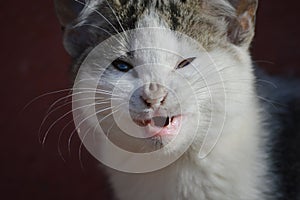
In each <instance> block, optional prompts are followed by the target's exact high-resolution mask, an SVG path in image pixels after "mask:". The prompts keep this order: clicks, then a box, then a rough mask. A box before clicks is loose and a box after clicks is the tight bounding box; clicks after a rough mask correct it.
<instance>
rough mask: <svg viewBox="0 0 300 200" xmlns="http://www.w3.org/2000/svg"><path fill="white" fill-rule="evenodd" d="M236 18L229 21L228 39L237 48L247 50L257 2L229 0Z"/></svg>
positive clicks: (251, 36)
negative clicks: (241, 47) (240, 47)
mask: <svg viewBox="0 0 300 200" xmlns="http://www.w3.org/2000/svg"><path fill="white" fill-rule="evenodd" d="M229 2H230V4H231V5H232V6H233V7H234V8H235V14H236V16H235V17H233V18H231V19H229V25H228V38H229V40H230V41H231V42H232V43H233V44H235V45H238V46H243V47H245V48H248V47H249V45H250V43H251V41H252V39H253V36H254V28H255V14H256V10H257V5H258V0H229Z"/></svg>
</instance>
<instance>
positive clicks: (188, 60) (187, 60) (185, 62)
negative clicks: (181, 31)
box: [175, 57, 196, 69]
mask: <svg viewBox="0 0 300 200" xmlns="http://www.w3.org/2000/svg"><path fill="white" fill-rule="evenodd" d="M195 58H196V57H192V58H187V59H184V60H183V61H181V62H180V63H179V64H178V65H177V66H176V68H175V69H181V68H184V67H186V66H187V65H189V64H191V63H192V62H193V61H194V60H195Z"/></svg>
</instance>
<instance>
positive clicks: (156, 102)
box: [141, 95, 167, 107]
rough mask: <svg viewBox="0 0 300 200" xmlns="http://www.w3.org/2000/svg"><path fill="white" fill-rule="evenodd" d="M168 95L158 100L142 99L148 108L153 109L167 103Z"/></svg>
mask: <svg viewBox="0 0 300 200" xmlns="http://www.w3.org/2000/svg"><path fill="white" fill-rule="evenodd" d="M166 97H167V95H165V96H163V97H160V98H157V99H151V98H144V97H143V96H141V99H142V100H143V101H144V102H145V104H146V105H147V107H151V106H153V105H155V106H158V105H161V104H163V103H164V102H165V99H166Z"/></svg>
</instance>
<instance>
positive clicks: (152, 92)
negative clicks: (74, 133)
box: [65, 0, 253, 155]
mask: <svg viewBox="0 0 300 200" xmlns="http://www.w3.org/2000/svg"><path fill="white" fill-rule="evenodd" d="M141 2H143V1H141ZM155 2H156V4H155V3H154V4H153V5H147V6H146V5H143V4H141V5H139V4H131V3H130V1H113V2H110V4H107V3H105V1H103V2H102V1H91V2H89V3H88V4H87V5H88V6H85V9H84V12H82V13H81V15H80V17H79V18H76V24H77V27H76V28H75V29H73V28H70V26H69V27H68V26H67V29H68V30H67V31H66V38H65V44H66V46H67V49H68V50H69V52H70V54H71V55H73V56H76V57H77V58H78V55H84V53H82V52H84V49H86V48H83V47H84V46H85V45H86V46H93V47H95V46H96V47H95V48H94V50H92V51H90V50H88V52H89V55H87V54H85V56H84V57H85V58H86V59H85V61H83V62H82V60H80V59H77V61H78V66H80V69H79V70H78V76H77V79H76V81H75V86H78V85H80V84H81V83H83V82H86V80H88V81H87V82H88V83H87V85H85V86H82V88H88V89H89V90H91V88H93V89H95V91H94V93H95V94H93V95H92V96H90V97H89V98H87V97H84V98H85V99H89V100H90V99H91V98H94V102H93V103H94V104H95V110H94V111H93V112H94V115H95V116H96V117H97V118H96V119H97V120H95V121H92V123H90V124H89V126H95V127H97V126H99V125H100V126H99V127H101V129H102V130H103V132H104V134H105V135H106V137H107V139H109V140H110V141H111V142H112V143H113V144H115V145H117V146H118V147H121V148H122V149H125V150H127V151H130V152H135V153H142V152H152V151H156V150H161V152H162V153H163V154H166V155H170V154H172V153H178V152H184V151H185V150H187V149H188V148H194V149H198V150H199V151H200V148H201V146H202V145H203V144H204V142H207V140H209V142H207V143H208V144H209V145H208V146H210V147H211V146H212V144H213V143H214V142H215V140H216V139H217V138H218V136H219V135H220V134H221V133H222V129H223V128H224V123H225V118H226V115H232V116H235V115H238V113H239V109H237V107H238V106H239V105H240V101H244V100H245V101H246V98H247V97H246V96H245V95H241V93H239V92H240V91H243V90H248V91H251V87H252V86H251V85H249V84H245V85H244V84H241V83H240V82H239V81H237V80H245V81H250V82H251V81H252V74H251V63H250V57H249V55H248V51H247V48H248V45H249V40H251V37H252V35H253V30H252V28H251V29H249V30H244V32H243V34H244V35H243V34H239V32H238V31H241V30H235V29H233V28H232V27H231V25H232V24H234V23H236V26H237V28H238V29H240V27H238V21H236V19H235V20H233V21H232V22H231V21H225V20H226V19H227V18H229V17H233V15H234V14H233V11H234V10H233V8H232V7H231V6H230V4H229V3H228V2H227V3H226V2H225V1H212V2H211V3H208V1H207V2H206V1H201V2H200V1H199V2H197V1H193V2H192V1H175V0H174V1H167V2H168V3H166V2H165V1H155ZM197 3H198V4H197ZM102 4H103V5H102ZM122 5H123V7H122ZM120 8H123V10H122V11H120ZM93 9H97V12H96V11H95V10H93ZM126 9H127V10H126ZM197 9H201V10H198V11H197ZM245 9H246V8H245ZM108 10H110V12H109V14H108V13H107V12H108ZM112 10H114V12H112ZM104 11H106V12H104ZM130 11H132V12H131V15H132V17H130V16H129V14H130ZM133 11H134V12H133ZM201 11H203V13H202V12H201ZM204 11H205V12H204ZM85 12H86V13H88V14H86V13H85ZM210 12H211V13H210ZM247 12H248V11H247ZM99 15H100V18H102V20H99ZM101 15H102V16H101ZM103 15H104V17H105V18H106V19H107V20H103ZM252 17H253V16H252V15H249V19H248V18H247V19H248V21H247V23H249V24H248V28H250V26H252V24H251V18H252ZM95 19H98V20H99V21H97V20H95ZM117 19H118V20H117ZM107 21H109V22H110V23H111V24H109V23H108V25H107ZM243 22H245V21H243ZM80 23H81V25H80ZM91 23H93V24H92V25H93V26H92V28H91V29H86V30H81V29H82V28H83V27H84V25H85V24H90V25H91ZM78 24H79V25H78ZM78 27H79V29H78ZM95 27H98V29H102V28H103V27H106V29H107V30H109V31H110V32H112V31H111V29H114V27H118V28H116V29H117V30H118V31H119V32H120V34H119V35H117V36H116V37H114V38H113V39H111V40H110V39H108V40H104V39H107V38H108V36H107V35H106V34H105V33H103V30H102V31H101V30H100V31H99V30H98V31H97V30H96V29H94V28H95ZM129 27H131V28H138V29H136V30H130V31H127V30H128V28H129ZM242 28H246V27H242ZM125 29H126V30H125ZM74 31H75V33H77V36H76V37H75V39H76V38H77V39H78V34H79V35H80V38H79V40H77V41H76V42H73V43H72V41H74ZM77 31H79V32H77ZM179 31H180V32H179ZM231 34H234V35H231ZM82 37H83V38H85V37H87V38H85V39H84V41H85V42H83V43H82V44H80V45H79V44H78V43H77V42H78V41H80V40H82ZM249 38H250V39H249ZM93 42H94V44H93V45H91V43H93ZM82 48H83V49H82ZM85 52H87V50H85ZM91 85H92V86H91ZM228 96H229V98H228ZM244 98H245V99H244ZM81 99H83V97H81ZM228 99H229V100H228ZM77 100H80V98H78V99H76V100H75V101H77ZM234 100H238V101H234ZM88 102H89V101H87V102H81V104H80V105H81V107H82V105H84V104H86V105H87V104H88ZM93 103H92V104H93ZM77 108H79V107H78V106H77ZM228 108H229V109H230V112H229V113H227V110H228ZM79 110H84V109H79ZM84 119H85V120H87V117H86V116H85V117H84ZM75 121H76V120H75ZM81 121H82V120H81ZM81 121H80V120H79V123H81ZM87 121H89V120H87ZM93 130H94V132H93V133H92V134H95V132H96V131H95V130H96V129H93ZM88 134H89V133H88V131H87V132H86V133H85V134H84V137H86V135H88ZM207 138H208V139H207ZM190 145H191V146H190ZM206 148H209V147H206Z"/></svg>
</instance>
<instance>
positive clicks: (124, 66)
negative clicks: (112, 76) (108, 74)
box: [112, 60, 133, 72]
mask: <svg viewBox="0 0 300 200" xmlns="http://www.w3.org/2000/svg"><path fill="white" fill-rule="evenodd" d="M112 65H113V66H114V67H115V68H116V69H117V70H119V71H121V72H128V71H129V70H131V69H132V68H133V67H132V65H130V64H129V63H127V62H124V61H122V60H115V61H113V62H112Z"/></svg>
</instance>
